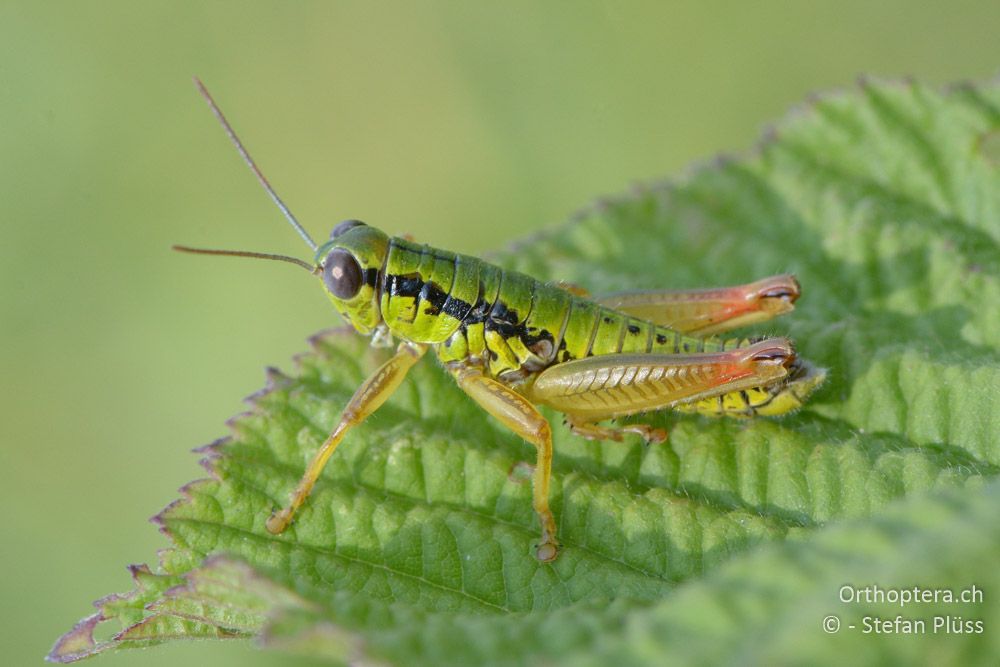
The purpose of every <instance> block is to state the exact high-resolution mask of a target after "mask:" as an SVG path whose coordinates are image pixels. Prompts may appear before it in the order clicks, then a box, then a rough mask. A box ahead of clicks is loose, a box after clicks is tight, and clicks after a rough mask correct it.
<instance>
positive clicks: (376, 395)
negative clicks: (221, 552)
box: [265, 343, 427, 535]
mask: <svg viewBox="0 0 1000 667" xmlns="http://www.w3.org/2000/svg"><path fill="white" fill-rule="evenodd" d="M426 351H427V348H426V347H424V346H422V345H415V344H414V343H400V345H399V347H398V348H397V349H396V354H395V355H394V356H393V357H392V358H391V359H389V361H387V362H385V363H384V364H382V365H381V366H379V368H378V370H376V371H375V372H374V373H372V374H371V376H370V377H369V378H368V379H367V380H365V381H364V382H363V383H361V386H360V387H358V389H357V391H355V392H354V396H352V397H351V400H350V402H349V403H348V404H347V407H346V408H344V412H343V414H342V415H341V416H340V422H339V423H338V424H337V427H336V428H335V429H333V433H331V434H330V437H328V438H327V439H326V442H324V443H323V445H322V446H321V447H320V448H319V450H318V451H317V452H316V454H315V455H314V456H313V459H312V461H310V462H309V465H308V466H307V467H306V471H305V474H304V475H302V479H301V480H300V481H299V484H298V486H296V487H295V491H294V493H292V497H291V499H290V500H289V501H288V505H286V506H285V507H284V508H282V509H281V510H279V511H277V512H275V513H274V514H272V515H271V516H270V518H268V520H267V523H266V524H265V525H266V527H267V530H268V532H269V533H272V534H273V535H277V534H279V533H281V532H283V531H284V530H285V529H286V528H288V525H289V524H290V523H291V522H292V517H293V516H295V512H296V510H298V508H299V507H301V506H302V503H304V502H305V501H306V498H308V497H309V494H310V493H311V492H312V488H313V486H315V484H316V480H317V479H319V476H320V473H322V472H323V467H324V466H325V465H326V462H327V460H328V459H329V458H330V456H331V455H332V454H333V452H334V450H336V449H337V445H339V444H340V441H341V440H343V439H344V435H345V434H346V433H347V431H348V430H349V429H350V428H351V427H352V426H357V425H358V424H360V423H361V422H363V421H364V420H365V419H367V418H368V417H369V415H371V414H372V413H373V412H375V411H376V410H378V409H379V407H381V405H382V404H383V403H385V402H386V400H387V399H388V398H389V397H390V396H392V393H393V392H394V391H396V389H397V388H398V387H399V385H400V383H401V382H402V381H403V378H405V377H406V373H407V372H408V371H409V370H410V368H412V367H413V365H414V364H415V363H417V362H418V361H420V357H422V356H423V355H424V352H426Z"/></svg>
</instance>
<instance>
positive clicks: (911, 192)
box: [49, 83, 1000, 665]
mask: <svg viewBox="0 0 1000 667" xmlns="http://www.w3.org/2000/svg"><path fill="white" fill-rule="evenodd" d="M998 128H1000V88H996V87H990V88H975V87H963V88H958V89H955V90H952V91H950V92H947V93H941V92H938V91H935V90H933V89H929V88H926V87H924V86H921V85H919V84H906V85H899V84H876V83H865V84H863V85H862V86H861V87H860V88H859V89H858V90H856V91H853V92H850V93H844V94H838V95H832V96H828V97H821V98H817V99H814V100H812V101H811V102H810V103H809V104H808V105H807V107H806V108H805V109H804V110H802V111H800V112H799V113H797V114H796V115H794V116H793V117H791V118H790V119H788V120H787V121H786V122H785V123H783V124H782V125H781V126H780V127H779V128H778V129H777V130H775V131H774V133H773V136H772V137H770V138H769V139H768V140H767V141H766V142H764V144H763V145H762V146H761V148H760V149H759V151H758V152H757V154H756V155H754V156H753V157H752V158H749V159H745V160H736V161H719V162H718V163H715V164H713V165H710V166H705V167H703V168H700V169H698V170H695V171H693V172H692V173H690V174H689V175H688V176H687V177H686V178H685V179H683V180H681V181H679V182H676V183H671V184H667V185H664V186H660V187H656V188H651V189H645V190H641V191H638V192H635V193H633V194H631V195H629V196H626V197H621V198H618V199H612V200H604V201H601V202H599V203H597V204H595V205H594V206H592V207H590V208H588V209H586V210H585V211H583V212H582V213H581V214H580V215H579V216H577V218H576V219H575V220H574V221H573V222H571V223H570V224H567V225H565V226H563V227H561V228H557V229H554V230H552V231H550V232H546V233H543V234H540V235H538V236H536V237H534V238H531V239H526V240H525V241H523V242H521V243H519V244H517V245H516V246H515V247H513V248H512V249H510V250H508V251H506V252H504V253H500V254H498V255H496V256H495V257H493V258H491V259H494V260H495V261H498V262H500V263H502V264H504V265H505V266H508V267H511V268H516V269H519V270H523V271H525V272H528V273H531V274H533V275H535V276H537V277H539V278H543V279H561V280H568V281H571V282H575V283H579V284H581V285H586V286H590V287H592V288H594V289H595V290H597V291H611V290H618V289H643V288H656V287H664V286H673V287H696V286H704V285H713V284H727V283H736V282H744V281H748V280H750V279H753V278H755V277H759V276H762V275H767V274H772V273H776V272H782V271H792V272H795V273H796V274H797V275H798V276H799V278H800V280H801V282H802V285H803V287H804V296H803V298H802V299H801V300H800V302H799V304H797V306H798V307H797V310H796V312H795V313H794V314H793V315H792V316H790V317H788V318H784V319H782V320H780V321H777V322H774V323H771V324H769V325H768V326H767V328H766V332H781V333H788V334H790V335H791V336H792V337H793V338H794V339H795V340H796V342H797V345H798V349H799V350H800V352H801V353H802V354H803V356H805V357H807V358H809V359H811V360H813V361H814V362H816V363H818V364H819V365H821V366H824V367H826V368H827V369H828V372H829V380H828V383H827V384H826V385H825V387H824V388H822V389H821V390H820V391H819V392H818V393H817V394H816V395H815V396H814V397H813V399H812V401H811V402H810V404H809V405H808V406H807V408H806V409H805V410H803V411H802V412H800V413H799V414H796V415H793V416H790V417H787V418H784V419H781V420H766V419H759V420H755V421H753V422H752V423H735V422H732V421H712V420H707V419H703V418H689V417H678V416H671V415H662V416H658V417H656V419H658V420H659V422H660V424H661V425H665V426H667V427H668V428H669V430H670V439H669V442H668V443H667V444H665V445H661V446H650V447H647V446H644V445H643V444H641V443H639V442H638V441H635V440H629V441H627V442H626V443H623V444H621V443H594V442H589V441H584V440H581V439H579V438H576V437H574V436H572V435H571V434H569V432H568V431H567V430H566V429H565V428H564V427H561V426H556V427H555V449H556V459H555V463H554V477H553V488H552V504H553V510H554V512H555V513H556V516H557V518H558V521H559V523H560V527H559V529H560V538H561V540H562V542H563V543H564V545H565V549H564V551H563V552H562V553H561V555H560V557H559V559H558V560H557V561H555V562H554V563H552V564H548V565H543V564H540V563H538V562H537V561H536V560H535V559H534V557H533V549H532V544H533V543H534V541H535V540H536V539H537V528H536V526H535V517H534V514H533V512H532V510H531V502H530V499H531V489H530V483H529V482H528V480H527V479H526V476H525V475H524V474H522V473H523V465H524V462H525V461H529V460H530V459H531V456H532V452H531V451H530V450H529V447H528V445H526V444H525V443H523V442H520V441H519V440H518V439H517V438H516V437H514V436H512V435H511V434H510V433H508V432H506V431H505V430H504V429H503V428H502V427H501V426H500V425H499V424H497V423H496V422H494V421H491V420H490V419H489V418H488V417H486V416H485V415H484V414H482V413H481V412H480V411H479V410H478V408H476V406H475V405H474V404H473V403H472V402H471V401H470V400H468V399H467V398H466V397H464V396H463V395H462V394H461V392H460V391H459V390H458V389H457V388H456V387H455V385H454V383H453V382H452V381H451V380H450V378H448V377H447V376H446V375H445V374H444V373H443V372H442V371H441V370H440V369H439V368H437V367H435V365H434V363H433V362H431V361H430V360H427V361H425V362H424V363H422V364H420V365H419V366H418V367H417V368H416V369H415V370H414V371H413V373H412V374H411V377H410V378H409V379H408V380H407V382H406V383H405V384H404V386H403V388H402V389H401V390H400V391H399V392H398V393H397V395H396V396H394V397H393V398H392V399H391V400H390V401H389V402H388V403H387V404H386V405H385V406H384V407H383V408H382V409H381V410H380V411H379V412H378V413H377V414H376V415H375V416H374V417H372V418H371V419H369V420H368V422H367V423H366V424H364V425H363V426H361V427H360V428H358V429H357V430H356V431H352V433H351V435H350V437H349V438H348V440H347V441H345V443H344V445H343V446H342V447H341V448H340V449H339V450H338V452H337V455H336V456H335V457H334V458H333V459H332V460H331V462H330V464H329V465H328V467H327V469H326V471H325V472H324V474H323V476H322V478H321V480H320V482H319V483H318V484H317V486H316V489H315V491H314V492H313V494H312V496H311V497H310V499H309V502H308V503H307V505H306V506H305V507H304V508H303V510H302V512H301V514H300V515H299V516H298V519H297V521H296V523H295V524H294V526H293V527H292V528H291V529H290V530H288V531H287V532H286V533H285V534H283V535H281V536H279V537H274V536H272V535H270V534H269V533H267V531H266V530H265V529H264V520H265V519H266V518H267V516H268V514H269V512H270V510H271V509H272V508H273V507H275V506H278V505H280V504H282V502H283V501H284V500H285V498H286V497H287V494H288V492H289V490H290V489H291V488H292V487H293V486H294V484H295V483H296V481H297V480H298V478H299V476H300V475H301V473H302V470H303V468H304V466H305V463H306V461H307V459H308V458H309V456H310V455H311V454H312V452H313V451H315V448H316V447H317V446H318V445H319V443H320V442H322V440H323V438H324V437H325V436H326V434H327V433H328V432H329V430H330V428H331V427H332V425H333V424H334V422H335V421H336V419H337V417H338V415H339V411H340V409H341V408H342V407H343V405H344V404H345V403H346V401H347V399H348V398H349V396H350V395H351V393H352V392H353V391H354V389H355V388H356V387H357V386H358V384H359V383H360V382H361V380H362V379H363V377H364V376H365V375H366V373H367V372H369V371H370V370H371V369H372V368H373V367H374V366H375V365H376V364H377V363H378V361H379V354H380V353H379V352H377V351H375V350H371V349H369V348H367V347H366V341H364V340H361V339H358V338H356V337H353V336H349V335H346V334H344V333H343V332H329V333H326V334H323V335H320V336H318V337H316V338H315V339H313V351H312V352H310V353H308V354H305V355H303V356H301V357H300V358H299V359H298V360H297V362H298V367H297V369H296V371H295V372H294V373H292V374H290V375H284V374H282V373H280V372H278V371H271V372H269V386H268V388H267V390H265V391H263V392H261V393H259V394H257V395H255V396H254V397H252V399H251V403H252V409H251V411H250V412H248V413H246V414H244V415H240V416H238V417H237V418H235V419H234V420H232V421H231V422H230V426H231V428H232V435H231V437H229V438H227V439H224V440H222V441H219V442H217V443H214V444H213V445H210V446H209V447H207V448H204V449H203V451H204V453H205V454H206V459H205V461H204V463H205V465H206V467H207V468H208V469H209V470H210V472H211V477H210V478H209V479H205V480H199V481H196V482H193V483H191V484H188V485H187V486H185V487H184V488H183V489H182V498H181V499H180V500H179V501H177V502H175V503H174V504H172V505H171V506H169V507H168V508H167V509H166V510H164V511H163V512H162V513H161V514H160V515H159V517H158V519H157V520H158V522H159V523H160V525H161V526H162V529H163V531H164V532H165V533H166V534H167V536H168V537H169V538H170V540H171V542H172V545H173V548H172V549H170V550H167V551H165V552H164V553H163V554H162V555H161V562H160V568H159V570H158V571H157V572H156V573H153V572H151V571H149V570H148V569H142V568H133V576H134V578H135V582H136V588H135V590H134V591H133V592H132V593H130V594H128V595H125V596H111V597H109V598H105V599H104V600H101V601H99V602H98V603H97V607H98V613H97V614H96V615H94V616H91V617H88V618H87V619H84V621H81V623H80V624H79V625H78V626H77V627H76V628H74V629H73V630H72V631H71V632H70V633H68V634H67V635H65V636H64V637H63V638H62V639H60V641H59V642H58V643H57V644H56V646H55V648H54V649H53V651H52V653H51V654H50V656H49V657H50V659H52V660H59V661H70V660H75V659H79V658H81V657H86V656H87V655H92V654H94V653H97V652H100V651H103V650H107V649H110V648H119V647H131V646H144V645H149V644H150V643H155V642H159V641H165V640H168V639H174V638H195V637H197V638H204V637H225V638H231V637H237V638H238V637H252V636H256V637H258V638H259V640H260V641H261V642H262V643H263V645H265V646H270V647H277V648H281V649H284V650H289V651H296V652H302V653H306V654H309V655H313V656H316V657H321V658H328V659H330V660H333V661H335V662H351V663H355V662H365V663H373V664H379V663H385V664H402V663H404V662H405V663H406V664H427V665H448V664H456V665H459V664H474V663H477V662H480V663H481V662H491V663H496V664H502V663H511V664H523V663H526V662H533V661H544V662H546V663H551V664H556V663H560V662H565V663H567V664H581V663H583V662H587V661H589V662H592V663H595V664H606V663H608V662H612V661H615V662H621V663H622V664H625V663H633V664H661V663H662V662H663V661H664V660H666V659H668V658H673V659H675V660H688V661H698V662H713V661H717V660H728V661H731V662H744V661H750V662H759V663H767V664H772V663H774V662H786V663H799V662H815V661H817V660H824V659H829V658H828V656H829V655H836V653H826V651H834V652H836V651H839V650H841V649H842V648H843V647H848V646H849V647H852V650H854V649H856V650H858V651H860V652H861V654H862V655H864V656H865V657H867V658H868V659H869V661H876V660H902V659H907V660H913V659H916V660H919V659H921V658H924V657H926V656H929V655H931V652H930V651H929V650H928V649H927V648H926V646H927V645H928V644H934V645H935V646H938V645H939V644H942V643H943V646H944V647H943V648H940V649H939V650H938V649H936V650H935V653H934V654H935V655H944V656H948V657H953V658H963V659H964V660H965V661H970V660H971V661H977V660H982V659H984V658H985V656H987V655H988V651H990V650H992V651H994V652H995V651H996V650H997V647H996V645H995V640H989V639H988V638H986V637H984V634H982V633H973V634H963V635H955V634H947V635H946V636H942V635H936V636H935V635H928V636H925V637H923V638H921V639H920V640H919V642H914V643H912V644H908V645H906V646H905V647H901V645H899V644H891V645H890V644H884V643H883V644H874V643H871V642H870V641H869V640H868V639H867V638H864V637H863V636H862V635H860V634H857V633H855V634H853V635H850V634H848V633H847V632H846V631H844V632H842V633H841V634H840V635H838V636H832V635H831V636H828V635H825V634H824V633H823V632H822V629H821V626H820V623H821V621H822V617H823V613H838V614H841V615H843V616H844V617H845V619H846V618H848V617H850V618H854V619H855V620H858V619H860V618H861V617H862V616H863V615H864V613H866V612H872V613H876V612H877V613H882V611H886V610H884V609H881V608H879V609H875V610H874V611H873V608H870V607H864V606H853V607H852V606H844V605H841V606H840V607H837V606H836V604H837V603H836V599H835V596H836V594H837V589H838V588H839V586H840V585H841V584H842V583H844V581H850V582H852V583H857V584H859V585H863V584H864V583H877V584H878V585H881V586H884V587H892V586H906V585H908V586H923V587H929V586H935V585H938V586H951V587H961V586H965V585H967V584H979V585H981V586H984V587H986V586H987V585H992V586H994V587H995V586H997V584H998V583H1000V582H996V575H995V574H994V573H993V569H992V566H993V565H994V564H995V563H996V561H997V558H998V556H1000V542H998V540H997V536H998V528H1000V519H998V518H997V516H996V512H995V511H992V509H993V508H995V506H996V496H997V482H996V481H995V480H996V478H997V477H998V475H997V472H998V470H1000V467H998V466H1000V404H998V401H1000V398H998V397H1000V278H998V276H1000V166H998V162H997V160H996V151H995V150H994V148H995V143H996V141H995V137H996V134H997V132H998V131H1000V129H998ZM430 241H433V240H432V239H431V240H430ZM551 416H553V417H555V419H554V423H556V424H558V422H559V420H558V417H557V416H555V415H551ZM845 521H847V522H848V523H846V524H845V525H843V526H841V525H838V524H841V523H842V522H845ZM942 545H943V546H942ZM963 550H966V552H967V553H968V554H969V556H970V563H969V564H968V567H966V568H962V567H960V566H959V560H960V558H961V555H962V553H963ZM912 554H919V555H918V556H917V557H918V559H919V560H918V561H914V562H913V564H911V561H908V560H906V561H904V560H902V559H904V557H905V558H909V557H910V556H911V555H912ZM845 578H847V579H845ZM838 582H839V583H838ZM956 609H957V607H956ZM838 610H839V611H838ZM918 611H919V613H920V614H923V615H928V614H931V615H933V614H937V613H938V612H939V611H940V609H939V608H938V607H927V608H921V609H919V610H918ZM997 612H998V608H997V606H996V602H995V600H992V598H990V599H989V600H988V601H987V604H981V605H979V606H966V607H962V610H961V611H952V612H947V611H943V612H941V613H945V614H946V615H947V614H948V613H951V615H955V614H958V615H962V614H965V615H966V616H968V617H970V618H971V617H972V616H976V617H977V618H980V619H981V620H983V621H984V622H985V623H986V624H987V626H988V627H990V624H994V625H995V624H996V623H998V622H1000V614H998V613H997ZM886 613H888V612H887V611H886ZM859 622H860V621H859ZM109 624H111V625H114V626H115V628H116V632H117V634H114V635H113V636H111V637H109V638H105V639H97V638H95V636H94V635H95V632H97V633H100V632H101V629H102V628H103V626H105V625H109ZM792 630H794V632H792ZM988 632H989V630H987V634H988ZM994 634H995V633H994ZM991 641H992V643H991ZM866 642H868V643H866ZM914 647H924V648H914ZM824 656H827V657H824Z"/></svg>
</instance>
